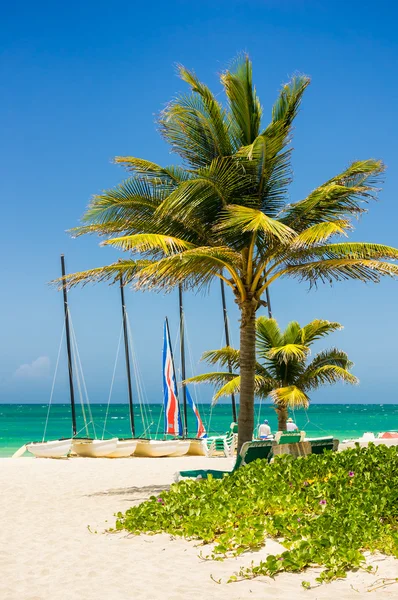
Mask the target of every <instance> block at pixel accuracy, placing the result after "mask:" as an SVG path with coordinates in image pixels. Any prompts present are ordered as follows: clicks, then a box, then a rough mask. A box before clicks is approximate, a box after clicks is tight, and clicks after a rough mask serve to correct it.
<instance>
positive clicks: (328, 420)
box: [0, 404, 398, 457]
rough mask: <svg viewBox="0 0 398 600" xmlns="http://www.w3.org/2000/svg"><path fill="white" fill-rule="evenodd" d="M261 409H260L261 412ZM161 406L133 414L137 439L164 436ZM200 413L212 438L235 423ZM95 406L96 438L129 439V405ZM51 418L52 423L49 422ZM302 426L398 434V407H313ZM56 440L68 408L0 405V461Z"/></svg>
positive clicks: (315, 430)
mask: <svg viewBox="0 0 398 600" xmlns="http://www.w3.org/2000/svg"><path fill="white" fill-rule="evenodd" d="M260 409H261V410H260ZM76 410H77V422H78V429H79V430H80V435H86V434H87V432H86V430H85V427H84V423H85V421H84V417H83V414H82V409H81V406H77V407H76ZM162 412H163V411H162V406H161V405H160V404H147V405H145V406H143V407H140V406H137V407H136V408H135V411H134V415H135V423H136V434H137V435H138V436H143V437H155V436H158V437H160V436H161V431H162V425H163V414H162ZM200 413H201V415H202V419H203V421H204V423H205V426H206V427H207V429H208V431H209V433H210V434H213V435H214V434H217V433H224V432H225V431H227V429H228V427H229V424H230V422H231V420H232V419H231V407H230V406H229V405H227V404H219V405H217V406H216V407H214V408H213V409H211V406H210V405H208V404H203V405H201V406H200ZM106 414H107V405H105V404H92V405H91V415H90V414H89V413H88V409H87V408H86V414H85V417H86V422H88V423H90V421H91V420H92V422H93V423H94V427H95V432H94V431H93V425H92V424H89V425H88V429H89V431H88V433H89V434H90V435H93V434H95V435H96V437H102V435H103V434H104V436H105V437H112V436H118V437H129V435H131V433H130V418H129V414H128V407H127V406H126V405H125V404H111V405H110V406H109V410H108V415H107V419H106V424H105V429H104V423H105V417H106ZM47 415H48V419H47ZM291 416H292V417H293V418H294V419H295V421H296V423H297V425H298V427H299V428H300V429H304V430H305V431H306V433H307V434H308V435H309V436H316V435H327V434H329V435H334V436H335V437H337V438H339V439H340V440H343V439H345V438H354V437H358V436H360V435H362V434H363V433H364V432H365V431H373V432H375V433H377V432H379V431H386V430H397V429H398V405H395V404H312V405H311V407H310V408H309V409H308V410H307V411H304V410H296V411H295V412H294V414H292V415H291ZM263 419H268V420H269V422H270V425H271V429H272V431H275V430H276V425H277V420H276V415H275V412H274V410H273V408H272V406H271V405H269V404H267V405H264V404H263V405H262V406H261V407H260V405H256V407H255V423H256V424H257V423H258V422H259V421H261V420H263ZM46 421H47V429H46V435H45V439H47V440H51V439H57V438H60V437H69V436H70V435H71V412H70V406H69V405H67V404H53V405H52V406H51V409H50V411H48V406H47V405H45V404H0V456H2V457H6V456H11V455H12V454H13V453H14V452H15V451H16V450H18V448H20V447H21V446H22V445H23V444H25V443H27V442H31V441H39V440H41V439H42V438H43V434H44V429H45V425H46ZM188 425H189V434H190V435H195V420H194V416H193V413H188Z"/></svg>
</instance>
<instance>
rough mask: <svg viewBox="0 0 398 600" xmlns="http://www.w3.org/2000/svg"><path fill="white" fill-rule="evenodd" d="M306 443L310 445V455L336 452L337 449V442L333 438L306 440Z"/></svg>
mask: <svg viewBox="0 0 398 600" xmlns="http://www.w3.org/2000/svg"><path fill="white" fill-rule="evenodd" d="M308 442H310V444H311V453H312V454H323V452H324V451H325V450H332V451H333V452H337V450H338V447H339V440H338V439H335V438H333V436H327V437H320V438H308Z"/></svg>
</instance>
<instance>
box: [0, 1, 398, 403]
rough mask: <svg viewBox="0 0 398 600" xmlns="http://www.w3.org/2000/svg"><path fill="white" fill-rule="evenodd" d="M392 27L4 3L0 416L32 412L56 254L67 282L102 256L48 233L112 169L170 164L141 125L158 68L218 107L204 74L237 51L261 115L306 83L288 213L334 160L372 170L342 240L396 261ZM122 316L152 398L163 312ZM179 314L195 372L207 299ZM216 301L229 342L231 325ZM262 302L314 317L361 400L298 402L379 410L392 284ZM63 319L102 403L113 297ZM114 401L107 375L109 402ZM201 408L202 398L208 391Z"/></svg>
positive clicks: (391, 365)
mask: <svg viewBox="0 0 398 600" xmlns="http://www.w3.org/2000/svg"><path fill="white" fill-rule="evenodd" d="M396 22H397V9H396V7H395V6H393V3H391V2H387V1H386V0H381V1H379V2H377V3H374V2H369V1H367V0H364V1H362V2H360V1H358V0H352V1H350V2H340V1H334V2H324V1H318V2H316V1H314V0H312V1H311V0H308V1H306V0H291V1H287V0H272V1H266V0H262V1H260V0H252V1H251V2H245V1H244V0H239V1H238V0H228V1H225V0H217V1H214V0H212V1H211V2H210V1H207V0H200V1H199V2H188V1H177V0H171V1H169V2H167V3H163V2H162V3H160V2H156V1H155V2H152V3H147V4H145V3H136V2H124V1H123V0H122V1H121V2H118V3H116V4H115V3H111V2H92V1H86V2H79V3H78V2H75V1H73V0H72V1H71V2H68V3H53V2H41V1H38V2H35V3H31V2H26V1H25V2H24V1H22V2H19V3H14V4H12V3H7V4H6V5H4V6H3V10H2V18H1V23H0V29H1V35H0V44H1V54H0V57H1V65H0V69H1V87H2V90H1V94H0V119H1V142H2V143H1V147H0V165H1V166H0V169H1V177H0V198H1V215H2V225H3V227H2V235H1V239H0V244H1V251H0V273H1V295H0V339H1V344H0V402H7V401H10V402H31V401H43V402H46V401H47V399H48V396H49V391H50V384H51V377H50V375H51V373H52V371H53V368H54V365H55V360H56V354H57V347H58V343H59V338H60V334H61V330H62V301H61V296H60V294H58V293H57V292H56V291H54V290H53V289H51V288H49V287H48V286H47V282H48V281H49V280H51V279H53V278H54V277H57V276H58V275H59V254H60V253H61V252H64V253H65V255H66V260H67V267H68V269H69V270H70V271H72V270H74V271H75V270H81V269H85V268H88V267H95V266H99V265H101V264H105V263H106V262H108V261H112V260H114V258H115V257H116V256H117V254H116V253H115V252H114V251H113V250H111V249H104V248H99V247H98V244H97V240H96V239H95V238H85V239H79V240H72V239H70V238H69V237H68V236H67V235H66V233H65V230H66V229H68V228H69V227H72V226H74V225H76V224H77V223H78V219H79V217H80V216H81V215H82V213H83V211H84V209H85V206H86V205H87V202H88V200H89V198H90V196H91V195H92V194H94V193H98V192H99V191H100V190H102V189H104V188H107V187H111V186H113V185H115V184H117V183H118V182H119V181H121V180H122V178H123V177H124V173H123V171H122V169H120V168H119V167H117V166H114V165H112V164H111V159H112V157H114V156H115V155H127V154H128V155H134V156H139V157H143V158H148V159H151V160H153V161H156V162H159V163H163V164H170V163H171V162H172V161H173V160H175V158H173V156H170V155H169V152H168V148H167V147H166V146H165V144H164V143H163V142H162V140H161V139H160V138H159V136H158V134H157V132H156V126H155V117H156V114H157V113H158V112H159V110H161V109H162V107H163V106H164V104H165V103H166V102H167V101H168V100H170V99H171V98H172V97H173V95H174V94H175V93H176V92H178V91H181V90H183V89H184V86H183V84H182V83H181V82H180V81H179V80H178V79H177V77H176V74H175V67H174V65H175V63H183V64H184V65H186V66H188V67H190V68H194V69H195V70H196V72H197V73H198V74H199V76H200V77H201V78H202V79H203V80H205V81H206V82H207V83H208V84H210V85H211V86H212V88H213V89H214V90H215V91H216V92H218V91H219V90H220V84H219V82H218V78H217V74H218V73H219V72H220V71H221V70H223V69H224V68H225V67H226V66H227V65H228V63H229V61H230V60H231V59H232V58H233V57H234V56H235V55H236V54H237V53H238V52H240V51H247V52H248V53H249V54H250V56H251V58H252V59H253V62H254V77H255V82H256V86H257V89H258V92H259V95H260V98H261V100H262V103H263V105H264V109H265V115H267V112H268V113H269V111H270V109H271V105H272V102H273V101H274V99H275V97H276V95H277V92H278V89H279V87H280V84H281V83H283V82H285V81H286V80H287V79H288V77H289V76H290V75H292V74H294V73H295V72H304V73H306V74H308V75H310V76H311V78H312V85H311V87H310V89H309V90H308V92H307V94H306V97H305V100H304V103H303V107H302V111H301V114H300V115H299V118H298V120H297V126H296V132H295V138H294V148H295V154H294V162H293V166H294V170H295V181H294V184H293V186H292V188H291V199H292V201H294V200H298V199H300V198H302V197H303V196H305V195H306V194H307V193H308V192H310V191H311V190H312V189H313V188H314V187H315V186H317V185H319V184H321V183H322V182H323V181H324V180H326V179H328V178H330V177H331V176H333V175H334V174H336V173H338V172H339V171H340V170H342V169H343V168H344V167H345V166H346V165H347V164H348V163H349V162H350V161H352V160H355V159H358V158H369V157H375V158H382V159H383V160H384V161H385V163H386V164H387V166H388V170H387V173H386V177H385V183H384V185H383V192H382V193H381V195H380V202H379V203H375V204H373V205H372V206H371V207H370V213H369V214H368V215H367V216H365V217H364V218H363V219H362V220H361V221H360V222H359V223H358V227H357V230H356V232H355V234H354V238H355V239H361V240H363V241H377V242H383V243H385V244H390V245H395V246H398V235H397V218H398V208H397V183H398V176H397V162H398V150H397V141H396V140H397V115H396V111H397V106H398V80H397V66H398V65H397V58H398V53H397V35H396ZM127 300H128V306H129V313H130V319H131V322H132V326H133V331H134V338H135V345H136V350H137V357H138V361H139V364H140V370H141V373H142V376H143V380H144V382H145V386H146V390H147V393H148V396H149V397H150V398H151V399H152V400H156V399H160V398H161V373H160V369H161V346H162V322H163V318H164V316H165V314H167V315H168V316H169V317H170V322H171V328H172V331H173V335H174V334H175V332H176V328H177V310H178V309H177V297H176V294H175V293H173V294H171V295H169V296H166V297H165V296H162V295H155V294H149V293H146V294H145V295H144V294H141V293H140V294H137V293H135V294H133V293H128V296H127ZM185 300H186V307H187V323H188V333H189V342H190V345H191V347H192V353H193V362H194V368H195V369H197V368H198V366H197V361H198V359H199V357H200V355H201V353H202V351H204V350H206V349H209V348H214V347H219V345H220V341H221V336H222V321H221V313H220V305H219V288H218V285H217V287H215V289H213V291H212V293H211V295H210V296H208V297H203V296H194V295H192V294H189V295H186V298H185ZM228 300H229V305H230V308H231V311H230V316H231V321H232V330H233V339H234V340H235V341H237V340H238V322H237V312H236V310H235V309H234V307H233V306H232V299H231V298H230V297H229V298H228ZM272 300H273V309H274V314H275V316H276V317H277V319H278V320H279V321H280V323H281V324H283V325H285V324H286V323H287V322H288V321H289V320H291V319H296V320H298V321H300V322H301V323H303V324H304V323H306V322H307V321H309V320H311V319H313V318H326V319H330V320H338V321H340V322H341V323H343V324H344V326H345V329H344V331H343V332H340V333H336V334H335V335H334V336H333V338H332V339H331V341H330V343H332V344H336V345H338V346H339V347H342V348H343V349H345V350H346V351H347V352H348V353H349V355H350V357H351V358H352V360H353V361H354V362H355V363H356V367H355V373H356V374H357V375H358V376H359V377H360V379H361V385H360V386H359V387H356V388H348V387H339V388H330V389H329V390H327V391H324V392H321V393H318V394H317V395H316V396H315V397H314V400H315V401H321V400H326V401H333V400H340V401H343V402H361V401H364V402H396V401H397V399H398V398H397V392H396V389H397V368H396V365H397V351H396V347H397V339H398V320H397V300H398V282H393V281H391V280H388V281H387V280H386V281H383V282H382V283H381V284H380V285H370V284H369V285H364V284H360V283H348V284H339V285H337V286H335V287H334V288H333V289H332V288H330V287H321V288H320V289H319V290H318V291H311V292H308V290H307V288H306V286H305V285H300V284H298V283H296V282H293V281H292V282H285V283H281V284H278V285H276V286H275V287H274V289H272ZM70 306H71V311H72V315H73V319H74V323H75V329H76V334H77V337H78V341H79V347H80V353H81V358H82V362H83V366H84V369H85V375H86V381H87V386H88V389H89V393H90V397H91V399H92V400H93V401H104V400H106V399H107V395H108V389H109V384H110V380H111V377H112V369H113V363H114V358H115V351H116V345H117V339H118V335H119V327H120V307H119V296H118V290H117V289H116V288H112V287H111V288H109V287H107V286H95V287H86V288H84V289H82V290H74V291H72V292H71V294H70ZM62 358H64V355H62ZM37 359H40V360H39V361H37ZM35 361H36V362H35ZM32 363H33V365H32ZM22 365H25V366H22ZM26 365H28V366H26ZM21 366H22V368H21ZM200 368H201V367H200ZM61 371H62V372H61V378H60V383H59V386H58V387H57V389H56V392H57V393H56V399H57V400H59V401H62V400H64V401H66V400H67V387H66V371H65V361H63V363H62V369H61ZM124 394H125V381H124V373H123V369H122V364H121V366H120V368H119V369H118V371H117V380H116V396H115V399H117V400H119V401H121V400H123V399H124V397H125V396H124ZM201 396H202V398H203V399H204V398H205V397H207V398H209V397H210V390H207V391H203V392H202V394H201Z"/></svg>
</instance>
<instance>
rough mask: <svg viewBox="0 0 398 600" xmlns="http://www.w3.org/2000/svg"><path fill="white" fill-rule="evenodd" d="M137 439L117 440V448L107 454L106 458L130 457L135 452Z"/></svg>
mask: <svg viewBox="0 0 398 600" xmlns="http://www.w3.org/2000/svg"><path fill="white" fill-rule="evenodd" d="M136 447H137V440H133V439H131V440H117V444H116V450H114V451H113V452H111V453H110V454H107V455H106V458H128V457H129V456H131V455H132V454H134V452H135V449H136Z"/></svg>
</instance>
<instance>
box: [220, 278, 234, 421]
mask: <svg viewBox="0 0 398 600" xmlns="http://www.w3.org/2000/svg"><path fill="white" fill-rule="evenodd" d="M220 283H221V300H222V310H223V318H224V329H225V342H226V344H227V346H228V347H231V346H230V343H229V327H228V313H227V305H226V303H225V289H224V282H223V280H222V279H220ZM228 371H229V372H230V373H232V365H231V361H230V360H228ZM231 406H232V419H233V421H234V422H235V423H236V422H237V416H236V400H235V394H234V393H232V394H231Z"/></svg>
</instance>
